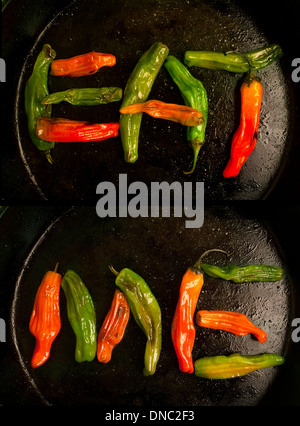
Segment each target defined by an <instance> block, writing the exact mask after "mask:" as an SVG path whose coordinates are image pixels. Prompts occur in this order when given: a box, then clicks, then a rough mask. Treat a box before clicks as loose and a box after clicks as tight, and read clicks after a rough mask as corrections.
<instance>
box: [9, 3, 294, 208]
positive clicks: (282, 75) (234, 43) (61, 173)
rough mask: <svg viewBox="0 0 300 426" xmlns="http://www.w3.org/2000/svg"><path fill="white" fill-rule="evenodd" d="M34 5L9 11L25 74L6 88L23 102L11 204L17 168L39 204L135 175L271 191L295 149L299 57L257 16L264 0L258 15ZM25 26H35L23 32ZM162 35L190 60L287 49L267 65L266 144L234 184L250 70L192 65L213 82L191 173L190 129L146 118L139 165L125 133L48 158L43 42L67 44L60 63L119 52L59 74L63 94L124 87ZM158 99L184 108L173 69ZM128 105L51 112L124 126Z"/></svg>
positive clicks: (182, 7)
mask: <svg viewBox="0 0 300 426" xmlns="http://www.w3.org/2000/svg"><path fill="white" fill-rule="evenodd" d="M35 3H36V2H33V5H26V6H25V5H24V2H22V1H20V0H11V2H10V4H9V5H8V6H7V8H6V10H5V11H4V20H3V22H4V36H3V46H4V48H5V51H6V54H7V56H8V66H9V65H10V66H11V67H12V69H13V71H12V72H13V73H15V76H14V77H11V79H12V80H13V81H10V82H11V86H10V87H11V88H12V90H10V89H9V93H8V95H10V97H11V99H12V100H13V114H14V121H13V122H11V121H8V122H7V123H8V124H9V125H10V124H11V125H12V128H14V134H11V132H9V133H8V137H9V140H10V144H13V145H9V148H8V150H9V151H8V153H6V154H5V155H6V156H7V157H6V160H7V161H6V162H5V161H4V163H5V167H4V171H3V175H4V177H3V180H4V182H5V181H6V184H4V189H5V188H7V189H6V193H5V194H4V195H3V197H4V199H7V200H10V199H12V197H13V195H12V192H11V191H10V189H11V188H10V187H12V191H13V192H15V191H16V190H17V189H16V188H17V187H16V184H14V185H11V183H10V181H11V178H12V174H13V173H20V176H21V179H22V180H23V178H24V182H29V183H28V186H29V187H30V189H32V192H29V194H32V195H24V194H27V191H28V188H27V184H25V183H23V189H20V190H19V197H20V198H21V199H23V198H24V197H25V199H26V197H28V198H29V200H32V199H34V198H35V199H43V200H54V201H57V200H63V201H66V200H71V201H72V202H78V201H85V202H89V201H94V200H95V197H96V195H95V188H96V186H97V184H98V183H99V182H101V181H103V180H109V181H111V182H113V183H115V184H118V178H119V174H120V173H126V174H127V175H128V183H130V182H133V181H143V182H145V183H146V184H148V183H150V182H152V181H168V182H174V181H177V180H179V181H180V182H183V181H203V182H205V189H206V198H207V199H208V200H210V199H211V200H220V199H225V200H226V199H234V200H236V199H261V198H265V197H267V196H268V194H269V193H270V192H271V190H272V189H273V188H274V186H275V184H276V182H277V180H278V178H279V176H280V175H281V173H282V172H283V169H284V166H285V164H286V160H287V158H288V155H289V153H290V151H291V148H292V142H293V137H294V119H295V113H296V112H295V106H294V97H293V90H292V87H291V79H290V72H291V70H290V63H289V62H285V61H288V60H289V53H290V52H288V49H287V46H286V45H287V40H285V39H284V36H283V34H284V30H282V31H280V33H279V32H277V33H276V34H274V32H273V33H272V32H269V26H270V24H269V22H268V20H267V19H266V20H265V21H264V22H261V21H260V19H259V15H260V13H259V10H262V9H261V6H262V5H260V8H259V9H257V8H254V6H253V8H254V9H253V10H251V8H250V10H246V9H245V7H243V6H242V5H241V4H240V5H239V3H241V2H235V1H230V0H221V1H211V0H191V1H184V0H167V1H164V2H161V1H158V0H138V1H136V0H127V1H120V0H111V1H95V2H93V7H90V2H89V1H88V0H77V1H72V2H70V1H69V2H68V1H65V2H64V3H60V2H55V1H54V2H52V4H51V6H49V5H48V2H46V5H45V4H43V2H39V4H38V5H37V4H36V5H35ZM34 5H35V6H34ZM64 6H66V7H65V8H64ZM15 11H19V12H18V14H19V15H18V19H19V20H20V22H21V27H19V26H18V25H16V23H14V24H12V26H11V27H10V25H9V23H10V22H12V20H15V22H16V15H15ZM291 13H292V12H291ZM31 15H32V16H31ZM256 15H257V19H256V18H255V16H256ZM265 16H266V15H265ZM256 21H257V22H256ZM22 23H23V24H24V23H25V24H24V25H25V27H24V28H23V27H22ZM26 23H27V24H26ZM17 24H18V22H17ZM26 25H27V26H26ZM261 25H262V26H265V28H266V32H264V30H263V28H261ZM274 25H275V24H274ZM276 28H277V26H276ZM273 29H274V28H273ZM14 32H15V33H16V34H14ZM158 40H160V41H162V42H164V43H165V44H167V45H168V47H169V49H170V54H173V55H175V56H177V57H178V58H179V59H181V60H183V55H184V52H185V51H186V50H197V49H201V50H215V51H227V50H239V51H243V52H245V51H248V50H251V49H254V48H257V47H261V46H264V45H268V44H271V43H278V44H281V45H282V46H283V49H286V56H285V58H283V59H282V60H280V61H277V62H276V63H273V64H272V65H271V66H270V67H268V68H267V69H265V70H262V71H261V72H259V76H260V77H261V79H262V83H263V87H264V98H263V106H262V111H261V123H260V129H259V141H258V144H257V148H256V149H255V152H254V153H253V154H252V155H251V157H250V158H249V159H248V161H247V163H246V165H245V166H244V167H243V169H242V171H241V173H240V174H239V176H238V177H237V178H234V179H228V180H225V179H224V178H223V177H222V171H223V169H224V167H225V165H226V163H227V161H228V158H229V152H230V145H231V139H232V136H233V133H234V131H235V129H236V128H237V126H238V123H239V109H240V93H239V89H240V85H241V81H242V80H241V76H239V75H235V74H231V73H227V72H223V71H220V72H215V71H211V70H204V69H199V68H196V67H193V68H191V72H192V73H193V75H194V76H195V77H197V78H199V79H200V80H201V81H202V82H203V84H204V85H205V87H206V89H207V92H208V98H209V106H210V112H209V117H208V123H207V136H206V143H205V146H204V147H203V149H202V151H201V153H200V156H199V160H198V165H197V169H196V171H195V173H194V174H193V175H184V173H183V172H184V171H186V170H188V169H189V167H190V166H191V163H192V151H191V148H190V147H189V146H188V145H187V143H186V140H185V136H186V134H185V129H184V128H183V127H182V126H180V125H177V124H174V123H170V122H166V121H163V120H155V119H153V118H151V117H148V116H146V115H145V116H144V118H143V121H142V129H141V133H140V149H139V159H138V161H137V162H136V163H135V164H134V165H132V164H126V163H125V161H124V160H123V151H122V146H121V140H120V137H117V138H113V139H110V140H107V141H104V142H101V143H90V144H71V145H69V144H66V145H63V144H61V145H57V147H56V148H55V151H54V153H53V158H54V165H53V166H50V165H49V164H47V161H46V160H45V159H44V158H42V156H41V155H40V153H39V152H38V151H37V150H36V148H35V147H34V146H33V145H32V143H31V141H30V138H29V135H28V131H27V124H26V116H25V111H24V87H25V84H26V81H27V79H28V78H29V76H30V74H31V72H32V67H33V64H34V61H35V59H36V57H37V54H38V53H39V51H40V50H41V48H42V46H43V44H44V43H49V44H50V45H51V46H52V47H53V48H54V49H55V50H56V51H57V58H64V57H70V56H72V55H77V54H80V53H83V52H88V51H91V50H100V51H105V52H111V53H113V54H115V55H116V57H117V64H116V66H115V67H113V68H109V69H108V68H107V69H104V68H103V69H102V70H101V71H100V72H98V73H97V74H95V75H93V76H89V77H81V78H76V79H74V78H73V79H71V78H54V77H51V76H50V78H49V88H50V91H51V92H53V91H57V90H63V89H67V88H70V87H97V86H105V85H114V86H120V87H122V88H124V87H125V85H126V82H127V79H128V77H129V75H130V73H131V71H132V70H133V68H134V66H135V64H136V62H137V60H138V59H139V58H140V56H141V54H142V53H143V52H144V51H146V50H147V49H148V48H149V47H150V45H151V44H152V43H153V42H155V41H158ZM289 40H290V38H289ZM14 46H15V47H14ZM16 49H17V50H16ZM4 53H5V52H4ZM19 67H20V69H19ZM287 67H288V68H287ZM8 78H9V77H8ZM149 98H153V99H154V98H156V99H160V100H163V101H166V102H176V103H182V98H181V95H180V93H179V91H178V89H177V87H176V86H175V85H174V84H173V82H172V81H171V79H170V77H169V75H168V73H167V71H166V70H165V69H162V70H161V72H160V73H159V75H158V77H157V80H156V81H155V84H154V86H153V89H152V92H151V95H150V97H149ZM118 107H119V104H116V103H113V104H110V105H106V106H99V107H93V108H92V107H71V106H70V105H67V104H65V103H64V104H60V105H57V106H54V108H53V116H60V117H68V118H71V119H80V120H87V121H91V122H99V121H100V122H101V121H102V122H108V121H118V120H119V112H118ZM8 120H9V118H8ZM13 147H14V148H13ZM20 161H21V163H22V168H21V169H20V167H19V172H18V171H17V164H18V163H19V162H20ZM14 167H15V168H14ZM25 170H26V173H24V171H25ZM17 179H18V177H17ZM19 179H20V178H19ZM24 186H25V188H24ZM20 198H19V199H20ZM13 200H15V198H13ZM8 202H9V201H8Z"/></svg>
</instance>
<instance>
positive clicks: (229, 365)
mask: <svg viewBox="0 0 300 426" xmlns="http://www.w3.org/2000/svg"><path fill="white" fill-rule="evenodd" d="M284 361H285V359H284V358H283V357H282V356H281V355H276V354H262V355H250V356H243V355H240V354H232V355H229V356H225V355H218V356H211V357H210V356H207V357H203V358H200V359H198V360H197V361H195V363H194V366H195V375H196V376H197V377H203V378H205V379H231V378H234V377H239V376H244V375H246V374H248V373H251V372H252V371H255V370H260V369H262V368H268V367H274V366H277V365H281V364H283V363H284Z"/></svg>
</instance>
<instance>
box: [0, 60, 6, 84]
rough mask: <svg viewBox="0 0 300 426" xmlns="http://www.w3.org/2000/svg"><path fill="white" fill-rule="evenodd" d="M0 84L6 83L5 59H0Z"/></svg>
mask: <svg viewBox="0 0 300 426" xmlns="http://www.w3.org/2000/svg"><path fill="white" fill-rule="evenodd" d="M0 82H1V83H6V64H5V60H4V59H3V58H0Z"/></svg>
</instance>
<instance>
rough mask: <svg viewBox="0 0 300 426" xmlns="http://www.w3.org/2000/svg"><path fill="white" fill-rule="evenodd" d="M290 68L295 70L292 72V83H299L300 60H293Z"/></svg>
mask: <svg viewBox="0 0 300 426" xmlns="http://www.w3.org/2000/svg"><path fill="white" fill-rule="evenodd" d="M292 67H293V68H295V69H294V70H293V72H292V80H293V82H294V83H299V81H300V58H295V59H293V60H292Z"/></svg>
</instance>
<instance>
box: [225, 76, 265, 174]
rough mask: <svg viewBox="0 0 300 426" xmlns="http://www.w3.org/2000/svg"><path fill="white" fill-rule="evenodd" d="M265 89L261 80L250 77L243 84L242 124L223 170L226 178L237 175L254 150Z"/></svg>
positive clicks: (234, 137)
mask: <svg viewBox="0 0 300 426" xmlns="http://www.w3.org/2000/svg"><path fill="white" fill-rule="evenodd" d="M262 96H263V89H262V85H261V83H260V81H258V80H257V79H255V78H253V77H250V79H248V80H245V81H244V82H243V84H242V86H241V115H240V124H239V127H238V129H237V131H236V132H235V134H234V136H233V139H232V145H231V151H230V159H229V162H228V164H227V166H226V167H225V170H224V171H223V176H224V177H225V178H228V177H235V176H237V175H238V174H239V171H240V170H241V167H242V166H243V164H244V163H245V161H246V160H247V158H248V157H249V155H250V154H251V152H252V151H253V150H254V148H255V146H256V142H257V133H258V125H259V118H260V109H261V102H262Z"/></svg>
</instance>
